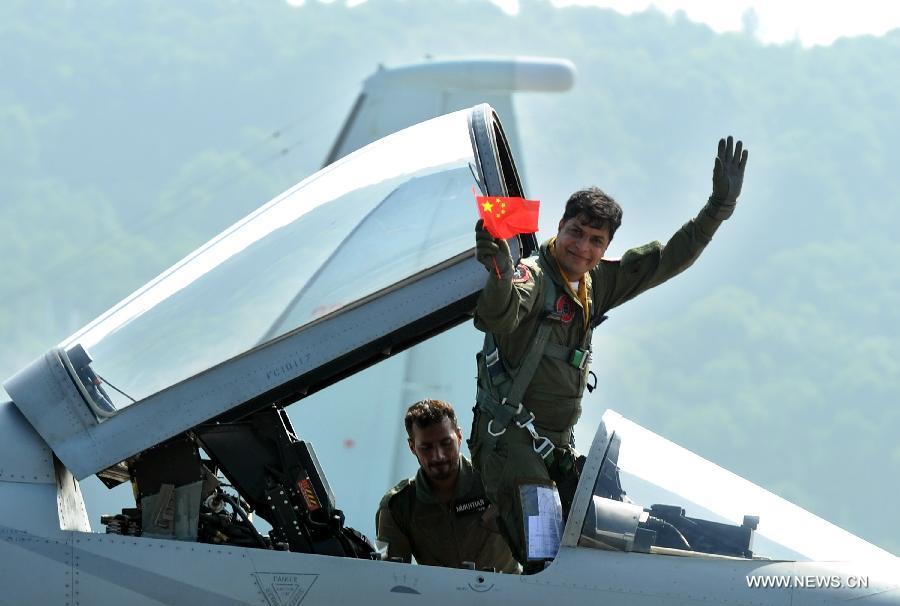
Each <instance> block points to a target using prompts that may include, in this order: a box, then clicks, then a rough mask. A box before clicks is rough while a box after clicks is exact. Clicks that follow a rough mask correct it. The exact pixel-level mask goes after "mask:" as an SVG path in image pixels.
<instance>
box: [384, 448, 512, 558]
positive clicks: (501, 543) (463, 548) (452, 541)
mask: <svg viewBox="0 0 900 606" xmlns="http://www.w3.org/2000/svg"><path fill="white" fill-rule="evenodd" d="M496 515H497V514H496V508H494V507H491V506H490V502H489V501H488V500H487V498H486V497H485V495H484V487H483V486H482V484H481V478H480V477H479V475H478V473H477V472H475V470H474V469H473V468H472V464H471V463H470V462H469V461H468V459H466V458H465V457H463V456H460V459H459V479H458V481H457V485H456V495H455V496H454V497H453V499H452V500H451V501H450V502H449V503H441V502H440V501H438V499H437V497H435V495H434V493H433V492H432V491H431V488H430V486H429V484H428V480H427V479H426V477H425V474H424V473H423V472H422V470H421V469H419V472H418V473H417V474H416V477H415V478H409V479H406V480H403V481H402V482H400V483H399V484H397V485H396V486H394V487H393V488H392V489H391V490H389V491H388V492H387V494H385V495H384V498H382V499H381V504H380V505H379V507H378V512H377V513H376V514H375V528H376V536H377V538H378V540H379V541H383V542H386V543H387V544H388V550H387V556H388V557H389V558H401V559H402V560H403V561H404V562H409V561H410V556H415V558H416V562H418V563H419V564H426V565H429V566H446V567H449V568H462V567H463V562H474V563H475V567H476V568H478V569H489V568H494V569H496V570H498V571H501V572H507V573H517V572H519V566H518V564H517V563H516V560H515V558H513V556H512V553H510V550H509V547H508V546H507V544H506V541H505V540H504V539H503V537H502V536H501V535H500V533H499V532H498V531H497V528H496Z"/></svg>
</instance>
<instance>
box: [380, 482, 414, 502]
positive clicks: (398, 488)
mask: <svg viewBox="0 0 900 606" xmlns="http://www.w3.org/2000/svg"><path fill="white" fill-rule="evenodd" d="M413 479H414V478H406V479H403V480H400V481H399V482H397V484H396V485H395V486H394V487H393V488H391V489H390V490H389V491H387V492H386V493H385V495H384V496H383V497H382V498H381V505H380V507H387V505H388V503H390V501H391V499H393V498H394V497H395V496H397V495H398V494H400V493H401V492H403V491H404V490H406V489H407V488H409V487H410V486H413Z"/></svg>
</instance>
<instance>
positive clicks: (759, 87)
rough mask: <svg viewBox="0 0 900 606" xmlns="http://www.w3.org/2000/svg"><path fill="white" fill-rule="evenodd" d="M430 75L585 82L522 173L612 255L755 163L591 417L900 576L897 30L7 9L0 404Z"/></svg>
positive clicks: (572, 17)
mask: <svg viewBox="0 0 900 606" xmlns="http://www.w3.org/2000/svg"><path fill="white" fill-rule="evenodd" d="M426 54H432V55H435V56H441V55H459V54H469V55H482V54H503V55H515V54H523V55H549V56H560V57H567V58H569V59H571V60H573V61H574V62H575V63H576V65H577V66H578V69H579V77H578V80H577V83H576V87H575V89H574V90H572V91H571V92H570V93H567V94H565V95H522V96H521V97H520V98H519V99H517V110H518V113H519V119H520V127H521V131H522V139H523V141H522V143H523V149H524V150H525V154H526V157H525V158H524V159H520V162H522V163H524V166H525V168H526V171H527V173H528V175H529V178H530V189H531V191H530V192H529V193H530V194H532V195H534V196H537V197H540V198H541V199H543V200H545V202H546V207H545V208H547V209H548V210H546V211H545V213H547V212H551V213H552V212H556V210H555V209H559V208H561V204H562V201H563V200H564V199H565V197H566V196H567V195H568V193H569V192H571V191H572V190H574V189H576V188H578V187H582V186H585V185H590V184H597V185H600V186H601V187H603V188H604V189H606V190H607V191H609V192H610V193H611V194H612V195H614V196H615V197H616V198H617V199H618V200H619V201H620V202H621V203H622V205H623V206H624V208H625V220H624V224H623V227H622V229H621V230H620V231H619V232H618V234H617V236H616V240H615V241H614V242H613V251H612V252H613V253H615V252H619V253H621V252H622V251H623V250H625V248H627V247H628V246H630V245H634V244H639V243H642V242H643V241H645V240H647V239H653V238H664V237H666V235H667V233H668V232H672V231H674V230H675V228H676V227H677V226H678V225H679V224H680V222H681V221H683V220H685V219H686V218H687V217H688V216H689V215H690V214H691V213H693V212H695V211H696V210H698V209H699V208H700V207H701V206H702V204H703V202H704V201H705V199H706V196H708V194H709V190H710V176H711V173H712V165H713V156H714V154H715V148H716V141H717V140H718V138H719V137H720V136H723V135H725V134H728V133H733V134H735V135H736V136H738V137H740V138H743V139H744V141H745V142H746V143H747V145H748V147H749V149H750V161H749V164H748V167H747V174H746V179H745V186H744V193H743V195H742V198H741V200H740V202H739V204H738V208H737V211H736V212H735V216H734V218H733V219H732V220H731V221H730V222H729V223H728V224H726V225H725V226H724V227H723V228H722V230H721V231H720V233H719V235H718V236H717V238H716V241H715V242H714V243H713V245H712V247H711V249H710V250H709V252H708V253H707V254H706V255H705V256H704V257H703V258H702V259H701V260H700V261H699V262H698V264H697V266H696V267H694V268H692V269H691V270H690V271H689V272H688V273H687V274H685V275H684V276H682V277H680V278H678V279H677V280H675V281H673V282H672V283H671V284H669V285H666V286H664V287H662V288H660V289H658V290H657V291H655V292H652V293H650V294H648V295H646V296H645V297H644V298H642V299H641V300H639V301H635V302H634V303H633V304H630V305H629V306H628V308H623V309H621V310H617V311H616V312H614V314H613V316H612V318H611V320H610V321H609V323H608V324H605V325H604V326H603V328H602V329H601V330H600V331H599V332H598V335H597V339H596V343H597V345H598V350H599V351H598V352H597V355H596V356H595V359H596V362H595V365H596V367H597V370H598V374H599V375H600V380H601V385H602V388H601V389H600V390H598V392H595V393H594V395H592V396H591V397H590V398H589V399H588V401H587V402H586V407H585V408H586V418H587V419H588V420H592V421H594V422H595V421H596V418H597V417H598V416H599V412H598V411H599V410H602V409H603V408H605V407H607V406H609V407H612V408H616V409H618V410H620V411H621V412H623V413H624V414H625V415H626V416H631V417H633V418H635V419H636V420H637V421H639V422H642V423H644V424H647V425H648V426H650V427H651V428H653V429H655V430H658V431H660V432H662V433H663V434H665V435H667V436H669V437H670V438H672V439H673V440H675V441H677V442H680V443H682V444H684V445H686V446H688V447H689V448H691V449H692V450H695V451H697V452H698V453H700V454H702V455H704V456H707V457H708V458H711V459H713V460H715V461H717V462H720V463H721V464H723V465H724V466H725V467H727V468H730V469H731V470H733V471H735V472H737V473H740V474H742V475H745V476H746V477H748V478H750V479H752V480H754V481H757V482H759V483H761V484H763V485H764V486H767V487H771V488H773V489H774V490H775V491H776V492H778V493H779V494H781V495H783V496H785V497H787V498H789V499H791V500H794V501H796V502H797V503H799V504H800V505H802V506H804V507H807V508H809V509H811V510H812V511H814V512H817V513H819V514H820V515H822V516H823V517H826V518H828V519H830V520H832V521H834V522H836V523H837V524H839V525H841V526H844V527H846V528H848V529H849V530H851V531H853V532H856V533H858V534H860V535H862V536H864V537H865V538H867V539H870V540H872V541H874V542H876V543H878V544H880V545H883V546H885V547H887V548H889V549H892V550H894V551H900V521H898V519H897V517H896V516H895V515H893V514H894V513H895V512H896V510H897V503H898V501H900V490H898V488H897V486H898V484H897V479H898V478H900V441H898V439H897V436H898V435H900V412H898V411H900V409H898V407H897V399H898V396H900V332H898V330H900V329H898V327H900V272H898V270H897V268H896V265H895V259H896V258H897V257H898V255H900V243H898V240H897V238H896V235H895V234H896V232H897V228H896V225H897V224H898V221H900V204H897V200H898V199H900V176H898V173H897V171H896V169H895V168H894V166H893V158H894V153H893V152H894V147H895V145H896V141H898V140H900V114H898V110H897V108H898V107H900V79H898V78H896V67H897V66H898V65H900V32H896V31H895V32H892V33H889V34H887V35H886V36H884V37H881V38H877V39H876V38H857V39H852V40H840V41H838V42H837V43H836V44H834V45H832V46H830V47H826V48H814V49H804V48H802V47H800V46H799V45H797V44H784V45H778V46H763V45H761V44H759V43H758V42H756V41H755V40H754V39H753V38H752V37H750V36H748V35H745V34H726V35H715V34H714V33H713V32H712V31H710V30H709V29H708V28H706V27H704V26H702V25H697V24H695V23H691V22H689V21H687V20H686V19H685V18H684V17H683V16H679V15H676V16H675V17H674V18H668V17H666V16H665V15H663V14H661V13H658V12H655V11H648V12H645V13H640V14H636V15H633V16H630V17H624V16H620V15H618V14H616V13H614V12H611V11H608V10H600V9H592V8H569V9H554V8H552V7H551V6H549V5H548V4H547V3H546V2H544V1H541V0H529V1H527V2H523V6H522V10H521V12H520V14H519V15H518V16H515V17H510V16H507V15H505V14H504V13H502V12H501V11H500V10H499V9H497V8H496V7H494V6H492V5H489V4H486V3H483V2H474V1H470V2H465V1H462V0H459V1H456V2H441V3H431V2H425V1H424V0H421V1H411V0H410V1H401V0H382V1H377V0H371V1H370V2H368V3H366V4H364V5H362V6H359V7H355V8H352V9H348V8H346V7H345V6H344V5H343V4H338V3H335V4H329V5H322V4H319V3H316V2H307V4H305V5H304V6H302V7H299V8H292V7H289V6H287V5H285V4H283V3H281V2H275V1H271V2H256V1H253V2H251V1H249V0H247V1H244V2H241V1H231V2H221V1H220V2H213V1H211V0H196V1H193V2H189V3H162V2H152V1H149V0H145V1H140V2H127V3H121V2H112V1H96V2H90V3H75V2H55V3H32V2H26V1H24V0H22V1H19V2H4V3H3V4H2V5H0V67H2V72H3V78H2V79H0V222H2V225H3V236H2V238H0V259H2V260H3V261H2V262H3V270H4V271H3V277H4V279H3V281H2V283H0V301H2V302H3V304H2V307H0V336H2V343H3V347H2V350H0V376H2V377H4V378H5V377H6V376H8V375H9V374H10V373H12V372H13V371H14V370H15V369H17V368H18V367H20V366H21V365H23V364H25V363H27V362H28V361H29V360H30V359H32V358H33V357H35V356H37V355H39V354H40V353H41V352H43V351H45V350H46V349H47V348H49V347H50V346H51V345H52V344H54V343H56V342H58V341H60V340H61V339H63V338H64V337H65V336H67V335H68V334H69V333H71V332H73V331H74V330H75V329H77V328H78V327H79V326H81V325H83V324H84V323H86V322H87V321H89V320H90V319H92V318H93V317H95V316H96V315H98V314H99V313H101V312H102V311H104V310H105V309H106V308H108V307H109V306H111V305H112V304H114V303H115V302H116V301H118V300H119V299H121V298H123V297H124V296H125V295H127V294H128V293H129V292H131V291H132V290H133V289H135V288H137V287H138V286H140V285H141V284H142V283H144V282H145V281H146V280H148V279H149V278H151V277H153V276H154V275H156V274H157V273H158V272H159V271H160V270H162V269H163V268H165V267H166V266H168V265H169V264H171V263H173V262H174V261H176V260H177V259H179V258H180V257H181V256H183V255H184V254H186V253H187V252H189V251H190V250H192V249H193V248H195V247H196V246H198V245H199V244H201V243H202V242H203V241H205V240H206V239H208V238H209V237H211V236H213V235H214V234H215V233H216V232H218V231H219V230H220V229H222V228H223V227H225V226H227V225H228V224H230V223H231V222H233V221H235V220H236V219H238V218H240V217H241V216H243V215H244V214H245V213H247V212H248V211H250V210H252V209H253V208H255V207H256V206H258V205H259V204H261V203H262V202H264V201H266V200H268V199H269V198H271V197H272V196H274V195H275V194H277V193H279V192H280V191H281V190H283V189H285V188H286V187H288V186H290V185H292V184H293V183H295V182H296V181H299V180H300V179H301V178H302V177H304V176H306V175H308V174H310V173H311V172H313V171H314V170H315V169H316V168H318V166H319V164H320V163H321V161H322V159H323V158H324V157H325V155H326V153H327V150H328V147H329V145H330V143H331V141H332V139H333V138H334V136H335V135H336V134H337V132H338V130H339V128H340V124H341V122H342V120H343V118H344V116H345V115H346V113H347V111H348V110H349V107H350V105H351V103H352V102H353V99H354V98H355V96H356V93H357V91H358V89H359V84H360V82H361V81H362V80H363V79H364V78H365V77H366V76H367V75H368V74H370V73H371V72H372V71H373V70H374V69H375V68H376V62H377V61H381V62H384V63H386V64H399V63H405V62H412V61H418V60H420V59H423V58H424V57H425V55H426ZM554 205H555V206H554ZM544 220H545V222H544V224H545V225H552V223H553V222H552V221H549V220H548V217H547V216H545V218H544ZM465 362H466V363H467V362H468V360H466V361H465ZM460 363H463V362H462V361H461V362H460ZM583 446H584V445H583ZM748 513H752V512H748Z"/></svg>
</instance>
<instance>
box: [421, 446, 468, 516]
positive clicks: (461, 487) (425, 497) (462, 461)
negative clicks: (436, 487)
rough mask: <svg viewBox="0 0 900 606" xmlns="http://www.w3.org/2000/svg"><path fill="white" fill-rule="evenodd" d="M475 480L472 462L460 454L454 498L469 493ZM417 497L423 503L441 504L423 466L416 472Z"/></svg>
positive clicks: (456, 498)
mask: <svg viewBox="0 0 900 606" xmlns="http://www.w3.org/2000/svg"><path fill="white" fill-rule="evenodd" d="M474 481H475V470H474V469H473V468H472V464H471V463H470V462H469V460H468V459H467V458H466V457H464V456H462V455H459V478H458V479H457V480H456V492H455V493H454V495H453V500H458V499H460V498H462V497H465V496H466V495H468V494H469V492H470V491H471V490H472V486H473V484H474ZM416 499H418V500H419V501H421V502H423V503H431V504H440V501H439V500H438V498H437V497H436V496H435V495H434V492H432V490H431V486H430V485H429V484H428V478H427V477H426V476H425V472H424V471H422V468H421V467H420V468H419V471H418V472H417V473H416Z"/></svg>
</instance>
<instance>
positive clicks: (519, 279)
mask: <svg viewBox="0 0 900 606" xmlns="http://www.w3.org/2000/svg"><path fill="white" fill-rule="evenodd" d="M512 281H513V284H522V283H523V282H530V281H531V270H530V269H528V266H527V265H525V264H524V263H522V262H521V261H520V262H519V264H518V265H516V269H515V271H514V272H513V276H512Z"/></svg>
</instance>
